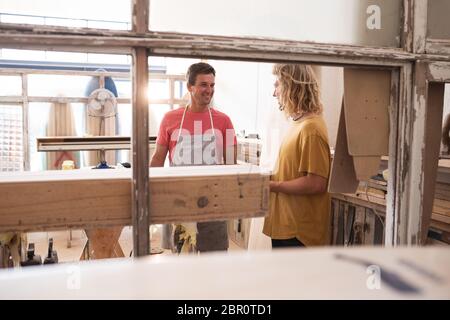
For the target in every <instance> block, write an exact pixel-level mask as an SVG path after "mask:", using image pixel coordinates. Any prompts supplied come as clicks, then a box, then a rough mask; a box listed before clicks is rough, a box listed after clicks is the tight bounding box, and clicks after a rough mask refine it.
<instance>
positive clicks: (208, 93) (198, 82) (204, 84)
mask: <svg viewBox="0 0 450 320" xmlns="http://www.w3.org/2000/svg"><path fill="white" fill-rule="evenodd" d="M214 86H215V76H214V75H213V74H212V73H209V74H198V75H197V77H196V79H195V83H194V84H193V85H191V84H188V90H189V92H190V93H191V101H192V105H193V106H197V107H202V108H203V107H207V106H209V104H210V103H211V100H212V98H213V96H214Z"/></svg>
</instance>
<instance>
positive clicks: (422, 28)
mask: <svg viewBox="0 0 450 320" xmlns="http://www.w3.org/2000/svg"><path fill="white" fill-rule="evenodd" d="M412 1H413V15H414V19H413V26H412V28H413V46H412V47H413V52H414V53H425V47H426V39H427V19H428V16H427V11H428V0H412Z"/></svg>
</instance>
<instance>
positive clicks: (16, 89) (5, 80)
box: [0, 76, 22, 96]
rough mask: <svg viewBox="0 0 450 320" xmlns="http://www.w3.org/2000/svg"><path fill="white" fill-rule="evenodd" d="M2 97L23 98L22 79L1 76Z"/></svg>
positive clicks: (0, 90)
mask: <svg viewBox="0 0 450 320" xmlns="http://www.w3.org/2000/svg"><path fill="white" fill-rule="evenodd" d="M0 95H1V96H21V95H22V78H21V77H20V76H0Z"/></svg>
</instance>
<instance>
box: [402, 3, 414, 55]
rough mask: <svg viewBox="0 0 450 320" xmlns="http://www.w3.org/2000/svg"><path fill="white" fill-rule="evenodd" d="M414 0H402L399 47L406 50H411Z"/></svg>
mask: <svg viewBox="0 0 450 320" xmlns="http://www.w3.org/2000/svg"><path fill="white" fill-rule="evenodd" d="M414 1H415V0H403V14H402V24H403V28H402V31H401V47H402V48H403V49H404V50H405V51H407V52H413V37H414Z"/></svg>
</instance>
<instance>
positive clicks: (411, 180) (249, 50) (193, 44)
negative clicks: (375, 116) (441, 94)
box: [0, 0, 450, 256]
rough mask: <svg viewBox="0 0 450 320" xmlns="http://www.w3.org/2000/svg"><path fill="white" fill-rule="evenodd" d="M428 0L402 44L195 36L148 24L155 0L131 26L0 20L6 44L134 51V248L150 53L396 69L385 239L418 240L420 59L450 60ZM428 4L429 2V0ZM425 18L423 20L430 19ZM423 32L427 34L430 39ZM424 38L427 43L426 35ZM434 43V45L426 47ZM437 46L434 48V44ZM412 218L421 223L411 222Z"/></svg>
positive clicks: (140, 251) (416, 4) (138, 10)
mask: <svg viewBox="0 0 450 320" xmlns="http://www.w3.org/2000/svg"><path fill="white" fill-rule="evenodd" d="M424 2H426V1H422V0H404V1H403V17H402V29H403V30H402V31H401V35H402V37H401V38H402V39H401V44H402V47H401V48H381V47H366V46H354V45H339V44H324V43H308V42H301V41H285V40H271V39H262V38H251V37H227V36H210V35H195V34H185V33H171V32H152V31H149V30H148V17H149V10H150V6H149V0H132V8H133V9H132V15H133V16H132V22H133V28H132V30H131V31H112V30H95V29H73V28H64V27H49V26H33V25H20V24H0V46H2V47H3V48H15V49H35V50H36V49H37V50H39V49H41V50H55V51H56V50H57V51H83V52H101V53H105V52H107V53H117V54H131V55H132V56H133V63H132V73H133V80H132V81H133V98H132V99H133V110H134V114H133V127H134V129H133V137H132V143H133V163H134V165H133V187H132V194H133V196H135V198H134V200H133V204H132V205H133V211H132V212H133V227H134V232H133V235H134V240H135V242H134V245H135V248H136V249H135V250H134V252H135V255H136V256H140V255H145V254H148V252H149V250H150V249H149V243H148V241H145V240H144V238H145V237H147V238H148V215H149V214H151V213H149V208H148V197H149V194H148V184H149V179H148V174H144V173H146V172H148V142H147V138H146V136H148V118H147V117H146V116H145V114H146V111H145V109H146V108H144V106H145V105H146V100H145V99H146V98H145V95H144V94H143V93H142V92H141V90H139V88H140V87H141V86H146V85H147V84H148V77H147V74H146V72H144V70H147V68H146V67H147V57H148V56H166V57H184V58H209V59H223V60H242V61H262V62H292V63H294V62H300V63H309V64H321V65H331V66H374V67H376V66H378V67H383V68H386V67H389V68H391V69H392V80H393V81H392V93H391V109H390V116H391V127H390V136H389V141H390V144H389V156H390V159H391V161H390V162H389V170H390V172H391V174H390V176H389V181H388V198H387V208H386V236H385V244H386V245H387V246H396V245H403V244H411V243H414V240H413V239H416V238H417V233H416V232H417V230H420V225H419V223H418V222H417V221H420V218H421V214H422V209H421V205H419V206H417V200H416V199H418V198H421V197H423V194H424V192H425V191H424V190H423V189H422V187H421V183H420V181H419V180H420V178H421V177H422V174H423V173H422V172H420V170H417V168H416V167H414V166H411V161H413V163H415V162H418V163H420V162H421V161H423V159H424V155H423V154H422V153H420V146H422V143H423V141H424V132H423V127H424V125H425V119H424V117H422V116H420V117H416V116H415V113H416V112H417V109H418V108H419V107H423V106H422V105H420V104H419V103H417V102H414V103H413V89H414V87H415V85H414V83H415V82H414V81H415V78H414V77H413V74H414V71H415V68H416V61H418V60H427V61H440V62H441V63H448V62H449V61H450V56H449V55H448V54H447V52H446V51H443V52H441V51H439V50H435V49H433V50H429V49H430V48H431V44H432V43H433V42H432V40H426V38H424V37H423V35H424V32H425V29H424V28H426V10H425V12H424V11H423V3H424ZM425 7H426V5H425ZM424 21H425V24H424ZM424 39H425V40H424ZM424 41H425V42H424ZM427 45H428V50H429V51H428V50H425V49H426V48H427ZM433 48H434V47H433ZM405 217H409V221H415V225H414V226H411V227H408V228H405V227H404V224H403V222H402V221H405Z"/></svg>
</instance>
